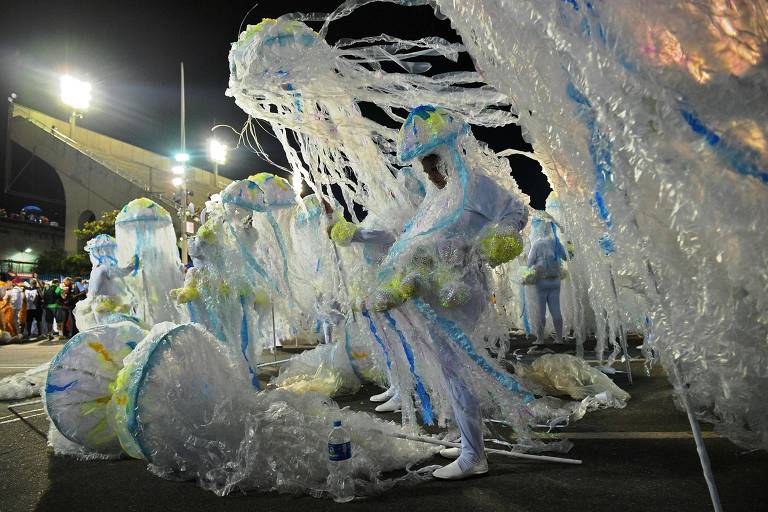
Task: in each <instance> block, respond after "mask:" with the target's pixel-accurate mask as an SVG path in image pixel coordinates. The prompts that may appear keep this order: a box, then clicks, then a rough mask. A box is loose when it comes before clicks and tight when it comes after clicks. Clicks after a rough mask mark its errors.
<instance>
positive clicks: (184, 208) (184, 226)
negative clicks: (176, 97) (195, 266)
mask: <svg viewBox="0 0 768 512" xmlns="http://www.w3.org/2000/svg"><path fill="white" fill-rule="evenodd" d="M185 103H186V101H185V99H184V63H183V62H182V63H181V152H182V153H186V152H187V147H186V146H187V133H186V115H187V114H186V106H185ZM182 165H183V166H184V175H183V176H182V177H181V178H182V184H181V195H182V199H181V262H182V263H183V264H184V265H185V266H186V265H187V261H188V259H189V258H188V256H187V169H186V162H183V163H182Z"/></svg>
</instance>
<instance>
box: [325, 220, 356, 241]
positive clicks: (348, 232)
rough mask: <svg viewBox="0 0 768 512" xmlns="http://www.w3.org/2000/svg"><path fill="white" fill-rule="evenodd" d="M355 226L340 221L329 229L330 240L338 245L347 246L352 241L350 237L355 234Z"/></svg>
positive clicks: (352, 223) (345, 221)
mask: <svg viewBox="0 0 768 512" xmlns="http://www.w3.org/2000/svg"><path fill="white" fill-rule="evenodd" d="M357 229H358V228H357V225H356V224H355V223H354V222H348V221H347V220H345V219H340V220H339V221H338V222H337V223H336V224H334V225H333V228H331V240H333V241H334V242H336V243H337V244H339V245H349V243H350V242H351V241H352V237H353V236H355V233H357Z"/></svg>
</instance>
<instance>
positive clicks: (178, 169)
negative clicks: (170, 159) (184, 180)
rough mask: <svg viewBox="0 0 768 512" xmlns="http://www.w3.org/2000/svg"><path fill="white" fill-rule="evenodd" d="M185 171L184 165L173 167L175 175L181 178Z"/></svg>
mask: <svg viewBox="0 0 768 512" xmlns="http://www.w3.org/2000/svg"><path fill="white" fill-rule="evenodd" d="M184 169H185V168H184V166H183V165H174V166H173V167H171V171H172V172H173V174H177V175H179V176H180V175H183V174H184Z"/></svg>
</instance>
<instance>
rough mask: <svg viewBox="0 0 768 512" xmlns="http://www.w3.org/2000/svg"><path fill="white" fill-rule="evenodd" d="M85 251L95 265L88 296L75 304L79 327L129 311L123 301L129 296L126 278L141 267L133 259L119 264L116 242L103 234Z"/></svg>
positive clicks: (83, 328)
mask: <svg viewBox="0 0 768 512" xmlns="http://www.w3.org/2000/svg"><path fill="white" fill-rule="evenodd" d="M85 251H86V252H87V253H88V256H89V257H90V259H91V264H92V265H93V268H92V269H91V275H90V279H89V283H90V284H89V288H88V296H87V297H86V298H85V299H83V300H81V301H79V302H78V303H77V305H76V306H75V311H74V314H75V319H76V320H77V325H78V326H79V328H80V330H86V329H88V328H90V327H93V326H96V325H103V324H106V323H109V321H110V319H111V318H112V319H119V318H121V315H125V314H127V313H129V310H130V306H129V305H128V304H126V303H125V302H124V300H125V297H126V295H127V290H126V289H125V284H124V278H125V277H126V276H128V275H129V274H130V273H131V272H133V271H134V270H135V269H136V268H137V266H138V260H134V261H133V262H131V263H129V264H128V265H127V266H125V267H119V266H118V265H117V241H116V240H115V239H114V238H113V237H111V236H110V235H106V234H101V235H97V236H96V237H95V238H92V239H91V240H88V242H87V243H86V244H85Z"/></svg>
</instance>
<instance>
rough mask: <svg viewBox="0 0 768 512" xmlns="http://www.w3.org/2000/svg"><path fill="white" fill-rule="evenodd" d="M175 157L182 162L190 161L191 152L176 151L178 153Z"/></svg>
mask: <svg viewBox="0 0 768 512" xmlns="http://www.w3.org/2000/svg"><path fill="white" fill-rule="evenodd" d="M173 158H174V159H175V160H176V161H177V162H181V163H184V162H189V153H176V154H175V155H174V156H173Z"/></svg>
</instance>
